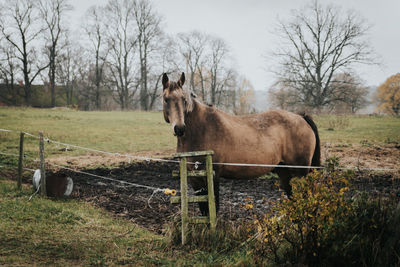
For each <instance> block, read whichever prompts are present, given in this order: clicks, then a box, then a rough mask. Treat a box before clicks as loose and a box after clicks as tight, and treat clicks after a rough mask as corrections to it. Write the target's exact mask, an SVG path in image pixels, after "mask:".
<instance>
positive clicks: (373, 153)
mask: <svg viewBox="0 0 400 267" xmlns="http://www.w3.org/2000/svg"><path fill="white" fill-rule="evenodd" d="M321 151H322V153H321V155H322V162H324V161H325V159H326V158H329V157H332V156H336V157H339V159H340V165H342V166H345V167H360V168H387V169H400V166H399V164H400V145H385V146H376V145H364V146H362V145H350V146H342V145H332V144H324V145H322V146H321Z"/></svg>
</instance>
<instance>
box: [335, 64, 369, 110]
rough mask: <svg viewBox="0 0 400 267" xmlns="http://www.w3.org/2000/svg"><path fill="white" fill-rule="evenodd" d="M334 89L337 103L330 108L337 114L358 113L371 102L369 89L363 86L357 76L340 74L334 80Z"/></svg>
mask: <svg viewBox="0 0 400 267" xmlns="http://www.w3.org/2000/svg"><path fill="white" fill-rule="evenodd" d="M331 86H332V87H334V88H335V89H334V90H333V91H334V94H335V96H334V97H335V98H336V99H337V101H334V102H332V103H331V104H330V105H329V106H328V107H329V108H330V109H331V110H332V111H334V112H335V113H353V114H354V113H356V112H357V111H358V110H360V109H362V108H363V107H365V106H366V105H367V104H368V103H369V101H368V100H367V95H368V93H369V90H368V87H366V86H365V85H363V83H362V81H361V79H360V78H359V77H357V76H356V75H355V74H350V73H347V72H346V73H340V74H337V75H335V77H333V79H332V85H331Z"/></svg>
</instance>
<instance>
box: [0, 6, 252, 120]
mask: <svg viewBox="0 0 400 267" xmlns="http://www.w3.org/2000/svg"><path fill="white" fill-rule="evenodd" d="M72 9H73V7H72V6H71V5H70V4H69V1H68V0H36V1H29V0H16V1H11V2H10V1H5V0H3V1H1V8H0V10H1V11H0V18H1V19H0V36H1V38H0V80H1V82H2V85H1V86H0V103H3V104H6V105H26V106H39V107H55V106H75V107H78V108H79V109H82V110H110V109H121V110H126V109H141V110H153V109H158V108H159V105H160V103H159V102H160V101H159V100H158V99H159V95H160V93H161V86H160V79H161V75H162V74H163V73H164V72H166V73H168V74H172V75H178V74H180V73H181V72H186V74H187V76H188V81H189V83H188V86H189V88H190V89H191V90H193V91H194V92H195V93H196V94H197V95H198V96H199V97H200V98H201V99H203V100H204V101H205V102H208V103H210V104H213V105H216V106H218V107H221V108H223V109H226V110H229V111H233V112H235V113H246V112H249V111H251V110H252V106H251V105H250V102H251V100H252V98H254V93H253V87H252V85H251V84H250V82H249V81H248V80H246V79H245V78H244V77H242V76H241V75H240V74H238V73H237V71H236V70H235V69H233V68H232V67H231V66H232V65H233V64H232V55H231V52H230V49H229V47H228V45H227V44H226V42H225V41H224V40H223V39H221V38H219V37H218V36H212V35H208V34H205V33H202V32H197V31H193V32H188V33H180V34H178V35H174V36H171V35H168V34H167V33H166V32H165V31H164V30H163V27H162V25H163V20H162V16H160V14H159V13H158V12H157V10H156V9H155V8H154V6H153V5H152V3H151V2H150V1H148V0H110V1H108V3H107V4H106V5H104V6H99V5H96V6H92V7H90V8H89V9H88V10H87V11H86V13H85V15H84V17H83V18H82V23H80V24H79V25H80V26H79V28H78V29H74V30H73V31H72V29H71V25H70V24H69V21H70V15H71V11H72ZM172 77H173V76H172Z"/></svg>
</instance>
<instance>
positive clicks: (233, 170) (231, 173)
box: [219, 166, 274, 179]
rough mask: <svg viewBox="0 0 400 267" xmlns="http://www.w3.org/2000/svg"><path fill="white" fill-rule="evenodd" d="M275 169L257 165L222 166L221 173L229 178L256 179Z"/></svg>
mask: <svg viewBox="0 0 400 267" xmlns="http://www.w3.org/2000/svg"><path fill="white" fill-rule="evenodd" d="M273 169H274V168H273V167H257V166H223V167H221V168H220V171H219V175H220V176H221V177H224V178H227V179H254V178H257V177H260V176H263V175H265V174H267V173H269V172H270V171H272V170H273Z"/></svg>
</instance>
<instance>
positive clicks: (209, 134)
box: [162, 73, 320, 214]
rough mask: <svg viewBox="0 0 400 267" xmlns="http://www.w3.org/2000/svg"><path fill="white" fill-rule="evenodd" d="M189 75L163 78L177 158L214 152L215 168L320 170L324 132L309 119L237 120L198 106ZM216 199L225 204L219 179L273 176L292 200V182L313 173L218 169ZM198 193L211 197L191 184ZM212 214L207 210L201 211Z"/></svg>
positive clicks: (275, 115)
mask: <svg viewBox="0 0 400 267" xmlns="http://www.w3.org/2000/svg"><path fill="white" fill-rule="evenodd" d="M184 83H185V74H184V73H182V75H181V77H180V79H179V80H178V81H177V82H172V81H169V79H168V76H167V74H165V73H164V75H163V78H162V84H163V94H162V96H163V112H164V119H165V121H166V122H167V123H171V125H172V128H173V131H174V135H175V136H177V138H178V147H177V152H188V151H201V150H213V151H214V156H213V162H215V163H247V164H248V163H252V164H271V165H277V164H281V165H296V166H299V165H301V166H319V165H320V144H319V137H318V130H317V127H316V125H315V123H314V122H313V120H312V119H311V118H310V117H309V116H307V115H298V114H294V113H291V112H287V111H283V110H274V111H269V112H265V113H261V114H254V115H246V116H234V115H230V114H227V113H225V112H223V111H221V110H218V109H216V108H214V107H212V106H209V105H205V104H203V103H201V102H200V101H198V100H197V99H196V98H195V96H194V95H193V94H191V93H189V92H188V91H186V90H183V89H182V86H183V84H184ZM214 169H215V172H216V177H215V195H216V200H217V207H218V201H219V188H218V187H219V179H218V178H219V177H224V178H232V179H251V178H257V177H259V176H262V175H264V174H266V173H268V172H270V171H274V172H276V173H277V174H278V176H279V179H280V183H281V187H282V188H283V189H284V190H285V192H286V194H287V195H288V196H290V194H291V186H290V183H289V181H290V179H291V178H292V177H295V176H297V177H301V176H304V175H306V174H307V173H308V172H309V169H307V168H275V169H274V167H261V166H259V167H255V166H251V167H248V166H232V165H215V167H214ZM189 182H190V184H191V185H192V187H193V189H194V190H196V191H199V190H202V189H203V188H204V192H201V193H200V194H206V189H205V188H207V186H206V183H205V181H204V180H199V179H196V180H194V179H191V180H189ZM200 209H201V212H202V213H203V214H206V213H207V212H208V210H207V205H205V204H204V203H203V205H200Z"/></svg>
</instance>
